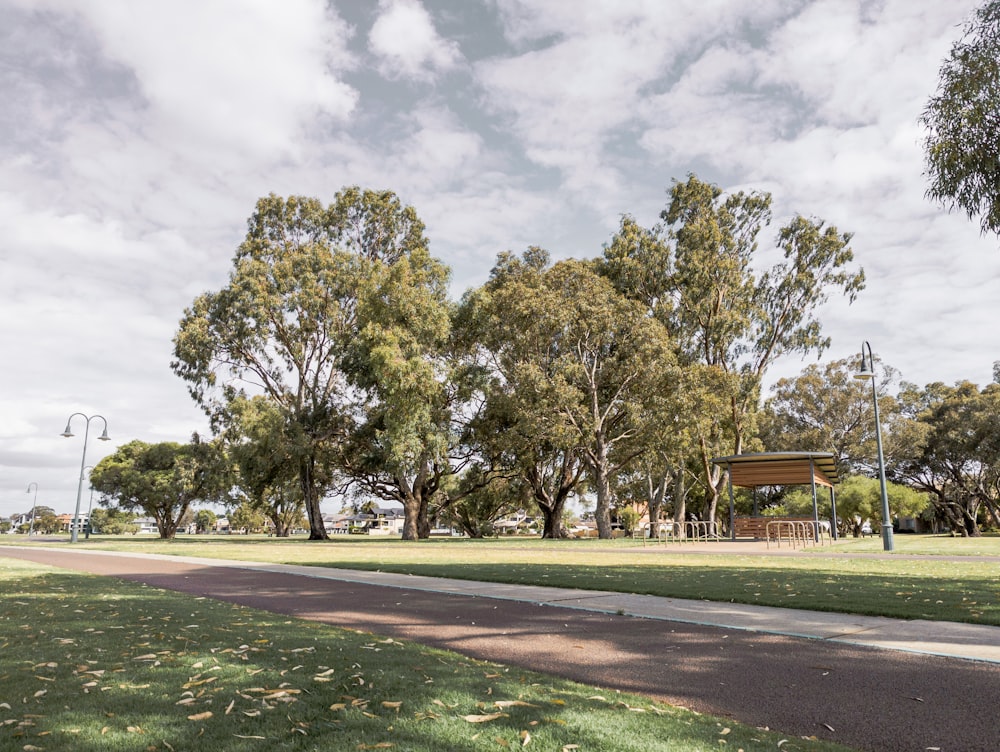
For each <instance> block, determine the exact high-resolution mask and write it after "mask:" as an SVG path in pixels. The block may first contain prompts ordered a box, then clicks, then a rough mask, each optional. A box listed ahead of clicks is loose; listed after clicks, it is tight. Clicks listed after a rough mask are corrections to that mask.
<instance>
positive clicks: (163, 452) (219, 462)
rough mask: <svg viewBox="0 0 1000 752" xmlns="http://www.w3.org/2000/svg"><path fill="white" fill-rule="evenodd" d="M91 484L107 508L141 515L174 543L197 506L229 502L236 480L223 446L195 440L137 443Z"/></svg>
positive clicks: (101, 467)
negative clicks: (151, 521) (233, 480)
mask: <svg viewBox="0 0 1000 752" xmlns="http://www.w3.org/2000/svg"><path fill="white" fill-rule="evenodd" d="M90 481H91V485H93V487H94V489H95V490H96V491H99V492H100V493H102V494H103V495H104V498H103V499H102V500H101V503H102V504H105V505H114V506H115V507H116V508H117V509H118V510H122V511H125V512H136V511H141V512H143V513H144V514H147V515H149V516H150V517H153V518H154V519H155V520H156V526H157V529H158V530H159V532H160V537H161V538H172V537H173V536H174V534H175V533H176V531H177V528H178V526H179V525H180V524H181V522H182V520H183V519H184V517H185V515H186V514H187V513H188V511H189V509H190V506H191V503H192V502H194V501H204V502H222V501H224V500H225V499H226V493H227V491H228V490H229V488H230V486H231V481H232V475H231V471H230V467H229V464H228V461H227V459H226V456H225V453H224V452H223V450H222V448H221V445H220V444H219V442H206V441H202V440H201V439H200V438H199V437H198V435H197V434H195V435H194V437H193V439H192V441H191V443H190V444H178V443H176V442H162V443H159V444H147V443H145V442H143V441H138V440H136V441H131V442H129V443H128V444H125V445H123V446H121V447H119V448H118V450H117V451H115V453H114V454H111V455H109V456H107V457H105V458H104V459H103V460H101V461H100V462H99V463H97V466H96V467H95V468H94V469H93V471H91V474H90Z"/></svg>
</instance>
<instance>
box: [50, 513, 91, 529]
mask: <svg viewBox="0 0 1000 752" xmlns="http://www.w3.org/2000/svg"><path fill="white" fill-rule="evenodd" d="M56 519H57V520H59V530H60V531H62V532H64V533H71V532H73V515H71V514H57V515H56ZM89 520H90V517H88V516H87V515H85V514H81V515H80V517H79V520H78V521H77V525H76V532H77V533H82V532H83V531H84V530H85V529H86V527H87V522H88V521H89Z"/></svg>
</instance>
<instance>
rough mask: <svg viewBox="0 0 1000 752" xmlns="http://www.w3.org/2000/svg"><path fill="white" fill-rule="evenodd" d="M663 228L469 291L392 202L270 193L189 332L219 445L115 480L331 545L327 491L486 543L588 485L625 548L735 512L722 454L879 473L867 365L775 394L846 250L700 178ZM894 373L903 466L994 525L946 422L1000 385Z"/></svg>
mask: <svg viewBox="0 0 1000 752" xmlns="http://www.w3.org/2000/svg"><path fill="white" fill-rule="evenodd" d="M660 218H661V222H660V223H659V224H657V225H655V226H653V227H649V228H646V227H642V226H640V225H639V224H638V223H637V222H636V221H635V220H634V219H633V218H632V217H630V216H624V217H623V218H622V220H621V224H620V226H619V229H618V231H617V233H616V234H615V235H614V237H613V238H612V239H611V240H610V242H608V243H607V244H606V245H605V246H604V248H603V252H602V254H601V255H600V256H599V257H597V258H592V259H586V260H579V259H567V260H563V261H558V262H555V263H553V262H552V260H551V259H550V257H549V254H548V253H547V252H546V251H544V250H542V249H540V248H529V249H528V250H527V251H525V252H523V253H521V254H513V253H509V252H507V253H501V254H500V255H499V256H498V258H497V261H496V264H495V266H494V268H493V269H492V271H491V272H490V274H489V278H488V279H487V281H486V282H485V283H484V284H483V285H482V286H480V287H478V288H475V289H472V290H469V291H468V292H467V293H466V294H465V295H464V296H463V297H462V299H461V300H460V301H458V302H454V301H451V300H449V299H448V295H447V283H448V269H447V268H446V267H445V266H444V265H443V264H442V263H441V262H440V261H438V260H437V259H434V258H433V257H432V256H431V255H430V253H429V251H428V241H427V238H426V237H425V235H424V226H423V224H422V223H421V222H420V220H419V218H418V217H417V215H416V212H415V211H414V209H413V208H412V207H406V206H403V205H402V204H401V202H400V201H399V199H398V198H397V197H396V196H395V195H394V194H392V193H391V192H388V191H382V192H376V191H367V190H361V189H359V188H348V189H345V190H343V191H341V192H340V193H338V194H337V195H336V197H335V200H334V202H333V203H332V204H330V205H329V206H324V205H322V204H321V203H320V202H319V201H318V200H316V199H310V198H302V197H290V198H287V199H283V198H279V197H277V196H274V195H272V196H268V197H266V198H264V199H261V200H260V201H259V202H258V203H257V207H256V210H255V212H254V214H253V215H252V216H251V218H250V220H249V222H248V232H247V236H246V239H245V240H244V242H243V243H242V244H241V245H240V247H239V249H238V250H237V253H236V256H235V258H234V260H233V269H232V272H231V274H230V277H229V282H228V284H227V285H226V286H225V287H223V288H222V289H221V290H219V291H217V292H212V293H206V294H204V295H202V296H200V297H198V298H197V299H196V300H195V301H194V303H193V305H192V306H191V307H190V308H189V309H188V310H186V311H185V313H184V317H183V318H182V320H181V323H180V328H179V331H178V332H177V335H176V337H175V340H174V344H175V360H174V362H173V364H172V366H173V369H174V370H175V372H176V373H177V374H178V375H180V376H181V377H182V378H184V379H185V380H186V381H187V382H188V384H189V388H190V392H191V395H192V397H193V398H194V399H195V400H196V401H197V402H198V403H199V404H200V405H201V406H202V407H203V408H204V409H205V411H206V413H207V414H208V415H209V417H210V419H211V423H212V427H213V429H214V430H215V432H216V436H215V437H214V438H213V439H212V440H210V441H206V440H202V439H200V438H199V437H195V438H194V440H193V441H192V443H191V444H189V445H177V444H161V445H152V446H151V445H146V444H143V443H142V442H133V443H132V444H129V445H126V446H124V447H122V448H121V449H119V451H118V452H117V453H115V454H114V455H112V456H111V457H109V458H106V459H105V460H104V461H102V463H101V464H99V465H98V467H97V468H95V471H94V473H93V475H92V482H93V485H94V488H95V489H97V490H99V491H101V492H102V494H104V497H105V503H113V504H117V505H118V506H120V507H122V508H128V509H134V510H138V509H141V510H143V511H144V512H145V513H147V514H150V515H152V516H154V517H155V518H156V521H157V525H158V526H159V529H160V532H161V535H164V536H165V537H171V536H172V535H173V534H174V532H175V530H176V529H177V526H178V524H179V523H180V520H181V519H182V515H183V513H184V512H186V511H187V510H188V509H189V507H190V505H191V504H192V503H193V502H195V501H196V500H200V501H207V502H216V503H221V504H225V505H227V506H229V507H231V508H233V507H237V506H239V507H241V508H242V509H243V510H245V511H246V513H247V514H249V513H251V512H252V513H253V514H257V515H266V516H267V517H268V518H269V519H270V520H271V523H272V524H273V526H274V528H275V529H276V531H277V533H278V535H284V534H287V531H288V530H289V529H290V528H291V527H292V526H294V525H296V524H297V521H298V520H299V519H300V518H301V517H302V515H303V512H304V513H305V517H306V519H307V520H308V525H309V529H310V537H311V538H313V539H323V538H326V537H327V533H326V530H325V525H324V522H323V518H322V514H321V511H320V502H321V501H322V500H323V499H324V498H328V497H329V496H331V495H334V494H336V495H341V496H346V497H347V498H353V499H355V500H356V502H357V503H358V504H361V503H364V502H365V501H367V500H371V499H381V500H390V501H395V502H399V503H400V504H402V506H403V508H404V510H405V526H404V532H403V537H404V538H406V539H411V540H412V539H418V538H423V537H426V536H428V535H429V533H430V530H431V526H432V523H433V522H434V521H435V520H440V521H445V522H447V523H449V524H452V525H455V526H458V527H461V528H462V529H464V530H465V531H466V532H467V533H469V534H470V535H482V534H484V533H486V532H488V531H489V530H490V529H491V526H492V522H493V521H494V520H495V519H497V518H498V517H500V516H502V515H504V514H506V513H509V512H510V511H511V510H513V509H517V508H528V507H531V506H534V507H536V508H537V510H538V512H539V513H540V514H541V516H542V517H543V519H544V528H543V534H544V535H545V536H546V537H561V536H563V535H564V534H565V529H564V524H563V519H564V516H565V515H564V513H565V509H566V503H567V501H568V500H569V499H571V498H573V497H574V496H579V495H581V494H583V493H584V492H586V493H588V495H589V496H592V497H593V499H594V500H595V504H596V508H595V515H594V516H595V519H596V524H597V528H598V532H599V534H600V535H601V536H602V537H610V535H611V528H612V519H613V517H614V516H615V510H616V508H623V507H625V506H629V505H632V506H635V505H641V506H645V507H646V508H647V509H648V512H649V515H650V518H651V519H659V518H660V517H661V515H662V514H663V513H664V512H667V513H669V514H672V515H673V517H674V518H675V519H676V520H681V519H685V518H686V517H690V516H697V517H699V518H700V519H704V520H713V521H714V520H715V519H716V517H717V510H718V501H719V497H720V490H721V489H722V488H724V487H725V478H724V477H723V471H722V468H721V467H720V466H717V465H715V464H713V463H712V461H711V460H712V458H713V457H716V456H721V455H728V454H738V453H743V452H747V451H759V450H763V449H767V450H789V449H800V450H806V449H809V450H817V451H834V452H836V454H837V457H838V459H839V461H840V462H841V464H842V470H843V471H844V473H845V474H851V473H871V471H872V458H873V457H874V456H875V452H874V448H873V444H872V440H873V433H872V432H873V429H874V420H873V418H872V415H871V397H870V395H866V392H865V386H864V385H863V384H861V383H859V382H857V381H855V380H853V379H851V378H850V376H851V374H850V368H849V364H847V363H846V362H844V361H840V362H837V363H833V364H829V365H828V366H826V367H825V369H821V368H820V367H819V366H811V367H810V368H807V369H806V371H805V372H804V373H803V374H802V376H800V377H799V378H797V379H792V380H786V381H782V382H779V383H778V385H777V387H776V389H775V394H774V397H773V398H772V399H771V400H769V401H768V402H767V403H766V404H764V405H762V404H761V384H762V382H763V381H764V379H765V377H766V374H767V371H768V368H769V367H770V366H771V365H772V364H773V362H774V361H775V360H776V359H777V358H779V357H782V356H787V355H790V354H793V353H798V354H800V355H802V356H805V355H807V354H820V353H822V352H823V351H824V350H825V349H826V347H827V346H828V344H829V341H828V339H826V338H825V337H824V336H823V334H822V330H821V325H820V322H819V320H818V319H817V318H816V311H817V310H818V308H819V307H820V306H821V305H822V304H823V303H824V302H825V301H826V300H827V298H828V296H829V295H831V294H840V295H845V296H847V297H848V298H849V299H851V300H853V298H854V296H855V295H856V294H857V293H858V292H859V291H860V290H861V289H862V288H863V286H864V276H863V273H862V272H861V271H860V270H857V269H852V268H851V264H852V261H853V254H852V251H851V249H850V247H849V241H850V236H849V235H846V234H842V233H840V232H838V231H837V229H836V228H833V227H827V226H825V225H824V223H823V222H822V221H820V220H815V219H807V218H804V217H801V216H797V217H794V218H792V219H791V220H790V221H789V222H787V223H786V224H785V225H784V226H782V227H781V228H779V229H778V230H777V231H776V232H774V233H773V234H772V236H771V237H772V239H773V241H774V245H775V248H774V249H772V248H766V249H765V250H764V251H759V249H758V243H759V242H760V241H761V239H762V238H763V237H764V234H765V232H766V230H767V228H768V226H769V224H770V221H771V211H770V196H769V195H767V194H765V193H756V192H749V193H744V192H740V193H735V194H731V195H724V194H723V193H722V192H721V191H720V189H719V188H718V187H716V186H713V185H710V184H707V183H704V182H702V181H700V180H699V179H698V178H697V177H695V176H689V178H688V179H687V180H686V181H684V182H675V184H674V185H673V187H672V189H671V191H670V200H669V202H668V204H667V206H666V207H665V209H664V210H663V212H662V213H661V215H660ZM775 251H777V252H778V253H776V252H775ZM778 257H780V260H779V261H777V262H775V263H771V264H768V263H767V262H766V260H765V259H770V258H778ZM893 380H894V373H893V372H892V370H891V369H884V379H883V382H882V383H881V384H880V385H879V391H880V393H881V394H882V399H883V401H884V402H885V404H882V406H881V407H882V412H883V414H884V415H886V416H887V420H886V425H887V431H888V434H889V447H890V450H889V451H888V452H887V458H888V464H889V467H890V473H891V476H892V477H893V478H894V479H896V480H898V481H900V482H902V483H905V484H906V485H907V486H909V487H910V488H915V489H918V490H919V491H922V492H925V493H928V494H931V496H932V498H933V499H934V504H935V507H934V508H935V509H936V510H938V514H939V517H940V518H941V519H942V520H944V521H946V522H947V524H948V525H949V526H950V527H952V528H953V529H958V530H962V531H964V532H967V533H969V534H975V533H976V532H977V531H978V529H979V525H980V524H981V523H982V521H983V517H982V514H981V512H982V511H983V510H985V512H986V513H987V520H992V519H993V518H994V517H995V515H996V497H997V493H996V483H995V480H994V479H993V477H992V476H990V475H989V472H988V471H987V468H992V467H993V466H994V465H995V463H994V465H990V464H989V462H990V461H992V460H989V459H988V458H983V457H980V456H978V455H977V456H976V457H975V458H972V454H974V453H975V452H980V451H981V450H983V446H982V441H980V442H979V444H977V445H976V447H977V448H975V449H972V448H970V447H964V446H962V447H960V446H959V445H958V444H957V443H956V442H957V441H958V439H957V437H956V436H955V435H954V431H952V432H951V433H949V432H948V429H947V427H945V426H944V425H943V424H942V425H940V426H938V424H937V423H935V422H934V421H939V422H940V421H945V420H946V417H945V416H946V415H948V416H951V413H949V412H948V411H949V410H959V411H964V412H962V413H961V414H962V416H963V417H961V418H959V417H955V416H952V417H948V418H947V420H956V421H960V420H965V421H969V420H971V419H972V418H973V417H975V418H976V419H977V420H978V419H979V418H981V416H982V414H983V413H982V412H981V409H982V407H983V404H984V402H983V401H984V400H985V401H988V400H989V399H992V398H993V393H994V387H993V386H991V387H988V388H987V389H986V390H983V391H982V392H980V391H979V390H978V388H976V387H975V386H973V385H959V386H957V387H955V388H953V389H952V388H948V387H944V386H942V385H931V386H929V387H927V388H926V389H925V390H919V389H917V388H915V387H913V386H911V385H904V388H903V389H902V391H900V392H899V394H898V395H896V396H889V395H888V386H889V385H890V383H892V382H893ZM965 425H967V426H971V423H966V424H965ZM976 430H977V431H979V432H980V434H981V435H982V436H987V435H989V426H988V425H986V426H982V427H981V428H977V429H976ZM948 442H951V443H950V444H949V443H948ZM970 453H972V454H970ZM970 463H972V464H970ZM977 463H978V464H977ZM972 468H978V471H979V472H980V476H977V477H973V476H974V473H973V470H972ZM991 483H992V484H993V485H992V486H991V485H990V484H991ZM791 498H792V499H794V497H791ZM900 498H902V497H900ZM907 498H910V497H907ZM921 498H922V497H921ZM784 502H785V499H784V497H783V496H782V495H781V494H780V493H775V494H772V495H771V496H770V497H769V503H771V504H782V503H784ZM908 503H909V502H908ZM912 503H913V504H916V503H917V501H913V502H912ZM911 506H912V504H911ZM900 511H903V510H902V508H901V509H900ZM907 511H910V510H909V506H907ZM853 517H854V518H857V515H854V516H853ZM859 521H860V519H855V524H856V523H857V522H859Z"/></svg>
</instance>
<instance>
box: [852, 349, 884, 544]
mask: <svg viewBox="0 0 1000 752" xmlns="http://www.w3.org/2000/svg"><path fill="white" fill-rule="evenodd" d="M865 348H868V358H867V360H866V359H865ZM854 378H856V379H861V380H862V381H868V380H869V379H870V380H871V382H872V403H873V404H874V406H875V446H876V447H878V482H879V489H880V490H881V492H882V548H883V550H885V551H892V550H893V548H894V546H893V540H892V518H891V517H890V516H889V493H888V492H887V491H886V488H885V459H884V458H883V456H882V423H881V421H880V420H879V416H878V390H877V389H876V388H875V360H874V358H873V357H872V346H871V345H869V344H868V342H867V341H865V343H864V344H863V345H862V346H861V370H860V371H859V372H858V373H856V374H854Z"/></svg>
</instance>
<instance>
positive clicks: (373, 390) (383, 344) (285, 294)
mask: <svg viewBox="0 0 1000 752" xmlns="http://www.w3.org/2000/svg"><path fill="white" fill-rule="evenodd" d="M423 231H424V227H423V224H422V223H421V222H420V220H419V219H418V217H417V215H416V212H415V211H414V210H413V208H412V207H404V206H402V204H401V203H400V201H399V199H398V198H397V197H396V196H395V194H393V193H392V192H391V191H370V190H362V189H360V188H357V187H350V188H345V189H344V190H342V191H340V192H339V193H338V194H337V195H336V197H335V199H334V202H333V203H332V204H331V205H330V206H328V207H324V206H323V205H322V204H321V203H320V202H319V201H318V200H317V199H313V198H304V197H299V196H292V197H290V198H288V199H282V198H280V197H278V196H274V195H271V196H268V197H267V198H262V199H260V201H258V202H257V207H256V210H255V212H254V214H253V216H251V218H250V221H249V225H248V231H247V236H246V239H245V240H244V242H243V243H242V244H241V245H240V247H239V249H238V251H237V253H236V256H235V257H234V259H233V271H232V273H231V274H230V279H229V283H228V285H227V286H226V287H225V288H223V289H222V290H220V291H219V292H217V293H207V294H205V295H202V296H201V297H199V298H198V299H197V300H195V302H194V304H193V305H192V307H191V308H189V309H188V310H187V311H186V312H185V314H184V318H183V319H182V321H181V326H180V329H179V331H178V333H177V335H176V337H175V339H174V354H175V356H176V359H175V360H174V362H173V364H172V366H173V368H174V370H175V372H176V373H177V374H178V375H180V376H181V377H182V378H184V379H185V380H186V381H187V382H188V384H189V389H190V391H191V394H192V396H193V397H194V398H195V400H197V401H198V402H199V403H200V404H201V405H202V406H203V407H204V408H205V410H206V412H207V413H208V414H209V415H210V416H211V417H212V419H213V422H214V425H216V426H218V427H224V426H228V425H230V424H231V423H233V422H234V421H236V420H238V418H239V416H237V415H236V414H234V408H235V406H236V405H237V404H238V403H243V402H246V401H247V400H249V399H251V398H252V397H256V396H263V397H266V398H267V399H268V400H270V401H271V402H272V403H273V405H274V407H275V409H276V410H278V411H279V412H280V414H281V419H282V421H283V425H282V428H281V431H282V434H283V436H284V438H285V440H286V441H287V445H286V447H287V454H288V457H287V458H286V459H287V460H288V461H289V462H290V463H293V464H294V465H295V467H296V474H297V477H298V480H299V485H300V486H301V489H302V500H303V503H304V505H305V509H306V513H307V515H308V518H309V526H310V537H311V538H313V539H322V538H326V537H327V536H326V531H325V529H324V526H323V521H322V514H321V511H320V501H321V499H322V498H323V496H324V495H325V494H326V493H327V492H328V491H329V490H331V489H332V488H333V487H334V485H335V483H336V481H337V472H338V471H339V472H342V473H346V474H347V475H348V476H349V477H350V478H351V479H352V480H354V481H355V482H360V483H364V482H369V481H370V482H373V483H374V482H376V481H372V477H373V476H377V478H378V481H377V482H379V483H384V482H385V481H387V480H388V481H393V480H394V479H395V478H396V477H398V474H399V473H401V472H408V473H412V474H417V475H419V474H420V473H421V472H424V471H425V470H426V468H427V466H428V464H431V465H433V464H434V463H435V462H436V461H438V460H439V459H440V457H441V455H442V447H443V446H444V445H446V444H447V438H445V437H444V436H443V435H442V426H444V425H446V423H447V418H446V417H443V416H442V409H443V408H442V403H443V397H442V394H441V393H442V391H443V388H442V384H441V370H440V365H441V361H440V351H441V348H442V344H443V343H444V342H446V341H447V339H448V325H449V319H448V307H447V302H446V298H445V292H446V284H447V276H448V275H447V269H446V268H445V267H444V266H443V265H442V264H440V263H439V262H437V261H436V260H434V259H432V258H431V257H430V255H429V253H428V251H427V239H426V238H425V237H424V234H423ZM359 397H360V404H359V399H358V398H359ZM359 417H360V418H361V420H362V423H363V424H365V426H367V427H369V428H370V430H368V431H367V432H365V431H364V428H358V427H354V426H351V425H350V424H351V421H352V420H357V419H358V418H359ZM348 434H349V435H348ZM362 436H364V440H363V442H362V444H361V445H360V446H359V445H358V444H357V443H353V444H351V445H350V446H348V442H346V441H345V439H347V438H350V439H351V440H352V441H353V440H355V439H358V438H359V437H362ZM380 474H381V475H380ZM257 480H260V479H259V478H258V479H257ZM255 483H256V481H255ZM396 485H397V486H399V485H400V484H396ZM411 490H412V487H411ZM397 493H401V491H400V489H399V488H398V487H397ZM256 495H257V496H258V497H259V493H257V494H256ZM418 512H419V509H414V508H413V506H412V505H411V506H409V507H408V514H410V513H413V515H414V520H413V521H414V525H415V524H416V514H417V513H418Z"/></svg>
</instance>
